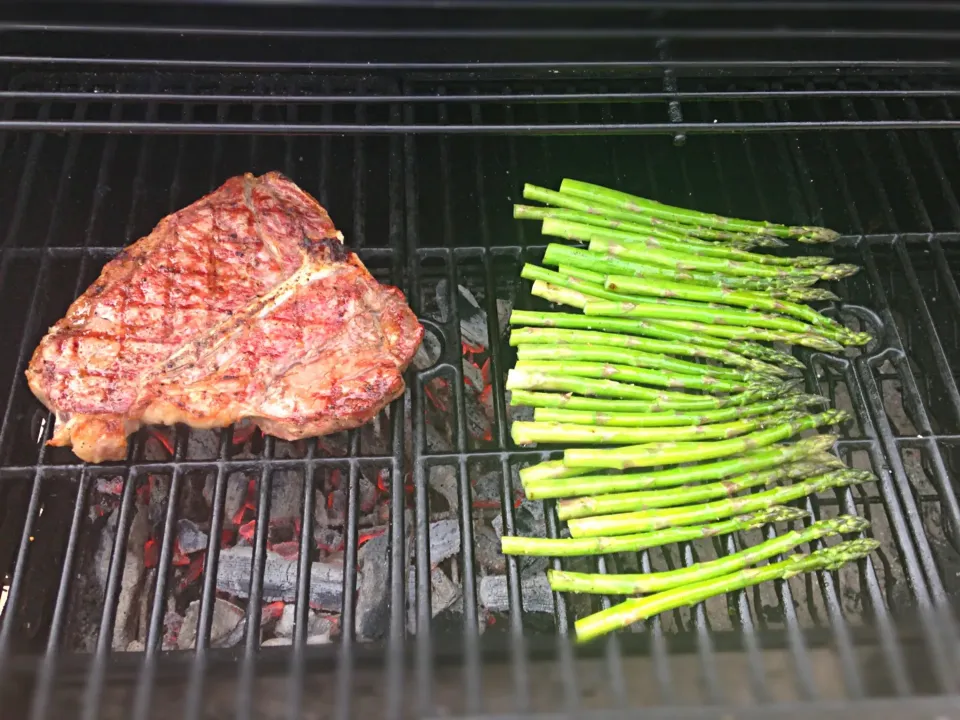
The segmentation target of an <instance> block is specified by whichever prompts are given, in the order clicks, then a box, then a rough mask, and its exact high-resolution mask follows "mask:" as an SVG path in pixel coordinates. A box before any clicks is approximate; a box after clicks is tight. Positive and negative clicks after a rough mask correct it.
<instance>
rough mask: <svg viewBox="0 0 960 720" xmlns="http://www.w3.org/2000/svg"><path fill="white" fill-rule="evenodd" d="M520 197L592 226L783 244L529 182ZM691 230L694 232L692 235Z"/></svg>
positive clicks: (773, 245) (765, 243)
mask: <svg viewBox="0 0 960 720" xmlns="http://www.w3.org/2000/svg"><path fill="white" fill-rule="evenodd" d="M523 197H525V198H526V199H527V200H538V201H539V202H542V203H546V204H547V205H552V206H554V207H559V208H567V209H569V210H577V211H579V212H581V213H582V214H583V215H584V216H585V218H591V220H587V219H584V220H583V222H586V223H591V222H592V224H595V225H600V226H602V227H611V226H610V225H608V224H607V223H609V222H615V221H618V220H620V221H625V222H628V223H633V224H634V225H639V226H641V227H652V228H659V229H661V230H665V231H667V232H671V233H675V234H677V235H681V236H689V237H694V238H696V237H699V238H703V239H704V240H726V241H729V242H731V243H735V244H737V243H738V244H742V245H744V246H752V245H762V246H765V247H782V246H783V245H785V243H783V242H781V241H779V240H777V239H776V238H773V237H771V236H764V235H750V234H747V233H739V232H732V231H726V230H714V229H712V228H705V227H695V226H691V225H686V224H681V223H673V222H670V221H669V220H663V219H661V218H657V217H653V216H650V215H640V214H638V213H635V212H630V211H626V210H618V209H617V208H615V207H613V206H611V205H602V204H598V205H594V204H591V203H589V202H586V201H584V200H582V199H580V198H578V197H576V196H574V195H569V194H564V193H559V192H557V191H556V190H548V189H547V188H542V187H538V186H536V185H531V184H530V183H527V184H525V185H524V186H523ZM514 215H516V213H514ZM614 227H615V226H614ZM694 231H696V233H695V234H694Z"/></svg>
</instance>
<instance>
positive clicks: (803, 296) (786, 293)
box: [770, 287, 840, 303]
mask: <svg viewBox="0 0 960 720" xmlns="http://www.w3.org/2000/svg"><path fill="white" fill-rule="evenodd" d="M770 296H771V297H782V298H784V299H786V300H792V301H793V302H800V303H804V302H817V301H818V300H839V299H840V298H839V297H837V295H835V294H834V293H832V292H830V291H829V290H827V289H825V288H815V287H802V288H783V289H782V290H781V289H776V290H771V291H770Z"/></svg>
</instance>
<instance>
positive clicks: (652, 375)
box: [514, 360, 774, 392]
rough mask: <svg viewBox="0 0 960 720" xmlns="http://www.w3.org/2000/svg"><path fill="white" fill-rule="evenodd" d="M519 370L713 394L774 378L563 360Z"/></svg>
mask: <svg viewBox="0 0 960 720" xmlns="http://www.w3.org/2000/svg"><path fill="white" fill-rule="evenodd" d="M514 367H515V369H517V370H530V371H533V372H544V373H548V374H551V375H573V376H575V377H587V378H596V379H608V378H609V379H612V380H619V381H621V382H629V383H638V384H642V385H653V386H655V387H665V388H680V389H685V390H711V391H713V392H743V391H745V390H753V389H758V388H762V387H768V386H769V385H771V384H772V382H773V380H774V379H773V378H770V377H769V376H767V375H759V376H757V375H754V376H752V377H751V378H750V379H749V380H748V379H746V378H743V379H741V378H738V377H733V378H726V377H724V376H722V375H720V376H717V375H713V374H707V373H703V374H701V375H679V374H676V375H674V374H671V373H670V372H665V371H663V370H657V369H653V368H645V367H634V366H631V365H614V364H613V363H604V362H580V361H573V360H564V361H557V362H551V361H548V360H537V361H534V360H519V361H517V363H516V365H515V366H514Z"/></svg>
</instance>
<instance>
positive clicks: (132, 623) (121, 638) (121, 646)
mask: <svg viewBox="0 0 960 720" xmlns="http://www.w3.org/2000/svg"><path fill="white" fill-rule="evenodd" d="M148 512H149V511H148V510H147V508H146V507H144V506H142V505H138V506H137V514H136V515H135V516H134V518H133V523H132V524H131V525H130V533H129V535H128V536H127V548H126V555H125V556H124V562H123V578H122V580H121V583H120V597H119V598H118V600H117V611H116V619H115V620H114V625H113V643H112V646H113V649H114V650H126V648H127V646H128V645H129V644H130V642H131V641H132V640H136V639H138V638H137V630H138V627H139V624H140V622H139V621H140V614H141V613H140V597H141V593H142V592H143V591H144V582H143V578H144V571H145V569H146V566H145V565H144V561H143V545H144V543H145V542H146V541H147V539H148V538H149V536H150V523H149V522H148V520H147V516H148Z"/></svg>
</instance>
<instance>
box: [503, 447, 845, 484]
mask: <svg viewBox="0 0 960 720" xmlns="http://www.w3.org/2000/svg"><path fill="white" fill-rule="evenodd" d="M836 440H837V438H836V436H835V435H815V436H813V437H809V438H804V439H803V440H800V441H798V442H795V443H792V444H788V445H774V446H773V447H769V448H763V449H760V450H753V451H751V452H748V453H746V454H744V455H741V456H739V457H734V458H728V459H725V460H718V461H716V462H712V463H700V464H698V465H686V466H683V467H676V468H670V469H668V470H653V471H648V472H643V473H628V474H624V475H596V474H591V473H595V472H596V469H593V470H590V469H587V470H586V472H584V473H579V474H578V476H561V475H554V476H549V475H548V473H546V472H543V473H538V474H537V476H536V477H535V476H534V475H533V473H531V474H529V475H528V476H527V477H526V478H524V476H523V474H522V473H521V476H520V479H521V480H522V481H523V487H524V491H525V492H526V493H527V497H528V498H530V499H531V500H540V499H545V498H570V497H581V496H586V495H598V496H603V495H605V494H608V493H624V492H629V491H635V490H653V489H657V488H670V487H677V486H678V485H684V484H689V483H695V482H703V481H705V480H721V479H723V478H726V477H729V476H731V475H738V474H743V473H748V472H753V471H756V470H766V469H768V468H774V467H778V466H780V465H783V464H785V463H791V462H795V461H797V460H803V459H806V458H812V459H814V460H815V461H816V462H818V463H820V464H821V465H833V464H834V463H835V462H836V458H835V456H832V455H829V456H828V453H827V452H826V450H827V449H829V448H830V447H831V446H832V445H833V443H835V442H836ZM831 458H833V460H831ZM536 467H539V466H536ZM564 467H566V466H564ZM570 469H571V470H572V469H574V468H570Z"/></svg>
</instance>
